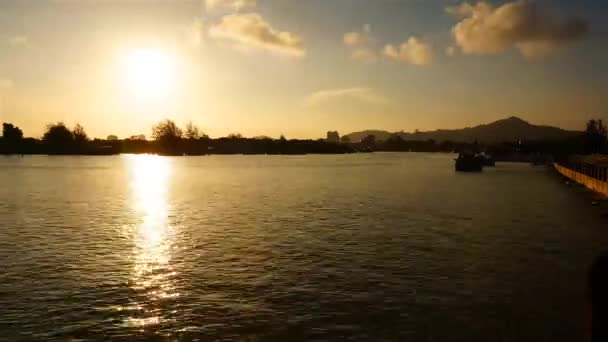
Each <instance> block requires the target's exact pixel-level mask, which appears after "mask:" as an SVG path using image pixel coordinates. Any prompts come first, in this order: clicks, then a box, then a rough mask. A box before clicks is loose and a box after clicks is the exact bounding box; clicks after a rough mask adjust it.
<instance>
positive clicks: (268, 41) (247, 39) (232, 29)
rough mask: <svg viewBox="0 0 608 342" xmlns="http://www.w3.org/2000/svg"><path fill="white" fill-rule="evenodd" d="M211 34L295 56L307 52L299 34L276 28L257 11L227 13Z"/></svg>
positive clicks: (247, 46)
mask: <svg viewBox="0 0 608 342" xmlns="http://www.w3.org/2000/svg"><path fill="white" fill-rule="evenodd" d="M209 35H210V36H211V37H214V38H223V39H228V40H231V41H233V42H235V43H236V44H237V46H238V47H245V48H257V49H264V50H267V51H271V52H274V53H278V54H283V55H288V56H294V57H302V56H304V55H305V53H306V51H305V49H304V44H303V43H302V40H301V39H300V37H299V36H298V35H296V34H294V33H291V32H287V31H278V30H276V29H275V28H273V27H272V26H271V25H270V24H269V23H268V22H267V21H265V20H264V18H262V16H260V15H259V14H257V13H247V14H229V15H225V16H223V17H222V18H221V20H220V22H219V23H217V24H216V25H214V26H212V27H211V28H210V29H209Z"/></svg>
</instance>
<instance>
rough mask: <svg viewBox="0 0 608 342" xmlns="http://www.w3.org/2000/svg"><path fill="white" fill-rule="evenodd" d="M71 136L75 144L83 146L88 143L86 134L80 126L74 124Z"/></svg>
mask: <svg viewBox="0 0 608 342" xmlns="http://www.w3.org/2000/svg"><path fill="white" fill-rule="evenodd" d="M72 134H73V135H74V141H75V142H76V144H84V143H86V142H87V141H89V136H88V135H87V132H85V131H84V127H82V126H81V125H80V124H76V126H74V129H73V130H72Z"/></svg>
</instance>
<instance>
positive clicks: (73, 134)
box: [0, 120, 356, 155]
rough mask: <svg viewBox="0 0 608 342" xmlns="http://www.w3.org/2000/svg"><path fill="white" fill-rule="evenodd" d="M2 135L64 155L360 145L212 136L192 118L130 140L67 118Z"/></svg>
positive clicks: (3, 150)
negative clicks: (37, 134) (38, 133)
mask: <svg viewBox="0 0 608 342" xmlns="http://www.w3.org/2000/svg"><path fill="white" fill-rule="evenodd" d="M2 128H3V129H2V137H1V138H0V154H58V155H112V154H120V153H151V154H162V155H206V154H307V153H315V154H337V153H353V152H356V149H355V148H354V147H352V146H348V145H343V144H332V143H327V142H325V141H323V140H299V139H290V140H288V139H286V138H285V137H284V136H281V138H280V139H272V138H269V137H261V138H245V137H243V136H242V135H241V134H238V133H234V134H230V135H228V136H227V137H222V138H217V139H211V138H210V137H209V136H208V135H206V134H204V133H203V132H201V131H200V129H199V128H198V127H197V126H195V125H194V124H192V123H188V124H187V125H186V126H185V127H184V129H182V128H180V127H179V126H178V125H177V124H176V123H175V122H173V121H171V120H164V121H161V122H159V123H157V124H156V125H154V126H153V127H152V140H145V137H143V136H133V137H131V138H127V139H122V140H121V139H118V138H117V137H115V136H109V138H110V139H90V138H89V137H88V135H87V133H86V131H85V129H84V127H82V126H81V125H79V124H77V125H75V126H74V127H73V128H72V129H70V128H69V127H67V126H66V125H65V124H64V123H63V122H58V123H55V124H50V125H48V126H47V127H46V131H45V133H44V134H43V136H42V138H41V139H36V138H24V136H23V131H22V130H21V129H20V128H19V127H16V126H14V125H13V124H10V123H4V124H3V127H2Z"/></svg>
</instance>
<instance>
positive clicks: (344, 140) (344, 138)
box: [340, 135, 350, 144]
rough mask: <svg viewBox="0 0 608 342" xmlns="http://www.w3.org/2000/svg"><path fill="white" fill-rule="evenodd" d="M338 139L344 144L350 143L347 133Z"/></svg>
mask: <svg viewBox="0 0 608 342" xmlns="http://www.w3.org/2000/svg"><path fill="white" fill-rule="evenodd" d="M340 141H342V143H344V144H348V143H350V138H349V137H348V135H345V136H343V137H342V138H341V139H340Z"/></svg>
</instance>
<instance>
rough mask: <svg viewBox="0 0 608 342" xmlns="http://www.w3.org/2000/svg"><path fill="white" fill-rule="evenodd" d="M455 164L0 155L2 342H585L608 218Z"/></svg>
mask: <svg viewBox="0 0 608 342" xmlns="http://www.w3.org/2000/svg"><path fill="white" fill-rule="evenodd" d="M452 158H453V156H451V155H442V154H359V155H339V156H210V157H192V158H188V157H178V158H169V157H154V156H114V157H46V156H33V157H25V158H16V157H4V158H0V262H1V264H2V268H1V269H0V338H2V339H6V340H11V341H12V340H31V339H38V340H52V339H57V340H65V339H68V338H83V339H102V338H103V337H104V336H105V337H113V338H121V337H122V338H127V337H129V336H131V337H133V336H135V339H137V338H141V339H142V340H143V339H150V338H159V337H170V338H177V337H179V338H181V339H182V340H190V339H196V338H199V339H200V340H203V341H204V340H216V339H220V340H303V339H307V340H312V339H315V340H331V339H340V340H346V339H352V340H415V341H543V340H551V341H577V340H582V339H584V336H585V329H586V324H587V321H586V319H587V317H586V314H587V307H586V302H585V295H586V293H585V286H586V284H585V276H586V271H587V268H588V266H589V264H590V262H591V260H592V259H593V257H594V256H595V255H597V253H598V252H599V251H600V250H601V249H602V248H603V247H608V234H607V233H606V223H607V222H608V221H607V220H606V219H605V218H603V217H602V214H603V213H605V212H606V210H605V209H606V208H605V207H604V206H603V205H601V206H599V207H594V206H591V205H590V202H591V198H590V195H589V194H588V193H586V192H584V191H581V190H580V189H576V188H570V187H568V186H566V185H565V184H564V183H563V181H562V180H561V179H560V178H559V177H557V176H555V175H554V174H552V173H551V172H548V171H547V169H545V168H533V167H530V166H528V165H523V164H499V165H498V167H497V168H495V169H487V170H486V171H484V173H482V174H458V173H455V172H454V171H453V160H452Z"/></svg>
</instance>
